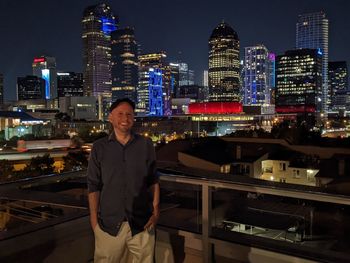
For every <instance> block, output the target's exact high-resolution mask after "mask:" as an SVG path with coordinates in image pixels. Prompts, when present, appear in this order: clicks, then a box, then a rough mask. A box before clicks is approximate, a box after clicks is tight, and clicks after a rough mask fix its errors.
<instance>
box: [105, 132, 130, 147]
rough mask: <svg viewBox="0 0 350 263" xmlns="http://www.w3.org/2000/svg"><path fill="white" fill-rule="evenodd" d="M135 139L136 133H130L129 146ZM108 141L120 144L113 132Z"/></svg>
mask: <svg viewBox="0 0 350 263" xmlns="http://www.w3.org/2000/svg"><path fill="white" fill-rule="evenodd" d="M134 139H135V133H134V132H133V131H131V132H130V140H129V141H128V143H127V144H129V143H130V142H132V141H133V140H134ZM108 141H116V142H119V141H118V140H117V137H116V136H115V132H114V131H112V132H111V133H110V134H109V135H108Z"/></svg>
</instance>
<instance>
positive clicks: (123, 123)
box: [108, 102, 134, 133]
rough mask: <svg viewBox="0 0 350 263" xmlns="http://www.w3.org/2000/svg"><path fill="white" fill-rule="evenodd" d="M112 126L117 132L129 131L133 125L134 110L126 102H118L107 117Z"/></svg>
mask: <svg viewBox="0 0 350 263" xmlns="http://www.w3.org/2000/svg"><path fill="white" fill-rule="evenodd" d="M108 119H109V121H110V123H112V125H113V128H114V129H115V130H116V131H117V132H119V133H130V130H131V128H132V126H133V125H134V110H133V109H132V107H131V106H130V105H129V103H127V102H122V103H120V104H119V105H118V106H117V107H116V108H115V109H114V110H113V111H112V112H111V113H110V114H109V117H108Z"/></svg>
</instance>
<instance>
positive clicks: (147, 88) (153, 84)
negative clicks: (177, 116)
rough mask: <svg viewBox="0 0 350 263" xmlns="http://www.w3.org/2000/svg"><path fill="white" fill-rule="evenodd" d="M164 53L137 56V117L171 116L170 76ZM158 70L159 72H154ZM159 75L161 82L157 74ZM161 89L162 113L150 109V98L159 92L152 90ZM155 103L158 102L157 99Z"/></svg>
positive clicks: (169, 68)
mask: <svg viewBox="0 0 350 263" xmlns="http://www.w3.org/2000/svg"><path fill="white" fill-rule="evenodd" d="M165 59H166V53H165V52H159V53H150V54H144V55H140V56H139V85H138V90H137V94H138V99H137V108H136V110H137V112H138V114H139V115H150V114H153V115H158V116H159V115H171V92H172V89H173V88H172V74H171V71H172V70H171V67H170V66H169V64H168V63H167V62H166V61H165ZM156 69H159V70H156ZM160 73H161V80H160V79H159V74H160ZM160 85H161V87H162V111H154V110H153V109H154V107H153V109H151V106H152V105H159V103H158V102H157V104H151V100H152V99H151V97H154V96H159V92H158V91H157V92H155V91H154V90H153V89H157V90H158V88H159V86H160ZM157 101H159V100H158V99H157Z"/></svg>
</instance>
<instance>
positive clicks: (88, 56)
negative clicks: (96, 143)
mask: <svg viewBox="0 0 350 263" xmlns="http://www.w3.org/2000/svg"><path fill="white" fill-rule="evenodd" d="M82 28H83V33H82V39H83V74H84V94H85V95H86V96H95V97H96V98H97V99H98V118H99V119H106V117H107V114H108V110H107V109H108V108H109V105H110V103H111V99H112V94H111V87H112V77H111V66H112V63H111V32H113V31H114V30H116V29H117V22H116V18H115V17H114V15H113V13H112V10H111V8H110V7H109V6H108V5H107V4H105V3H102V4H98V5H94V6H89V7H87V8H86V9H85V10H84V13H83V19H82Z"/></svg>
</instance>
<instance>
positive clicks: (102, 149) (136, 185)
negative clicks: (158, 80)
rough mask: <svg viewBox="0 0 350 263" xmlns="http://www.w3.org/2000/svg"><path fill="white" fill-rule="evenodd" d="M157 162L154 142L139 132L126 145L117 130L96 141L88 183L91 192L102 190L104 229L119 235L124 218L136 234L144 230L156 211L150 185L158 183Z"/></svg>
mask: <svg viewBox="0 0 350 263" xmlns="http://www.w3.org/2000/svg"><path fill="white" fill-rule="evenodd" d="M155 162H156V157H155V151H154V147H153V144H152V141H151V140H150V139H148V138H145V137H142V136H140V135H137V134H132V137H131V139H130V140H129V142H128V143H127V144H126V145H122V144H121V143H119V142H118V141H117V139H116V137H115V134H114V133H112V134H111V135H110V136H108V137H104V138H102V139H99V140H97V141H96V142H95V143H94V144H93V147H92V151H91V156H90V160H89V166H88V172H87V182H88V189H89V193H91V192H97V191H99V192H100V202H99V211H98V219H99V225H100V227H101V229H102V230H104V231H105V232H107V233H109V234H111V235H113V236H116V235H117V233H118V231H119V228H120V225H121V222H122V221H124V220H125V219H127V220H128V222H129V224H130V228H131V231H132V234H133V235H136V234H137V233H139V232H141V231H143V230H144V229H143V227H144V225H145V224H146V223H147V221H148V220H149V218H150V217H151V215H152V210H153V205H152V201H153V197H152V193H151V192H150V190H149V187H150V186H151V185H153V184H155V183H157V182H158V177H157V173H156V163H155Z"/></svg>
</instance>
